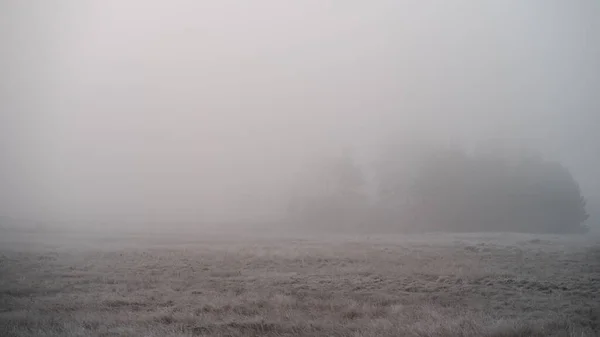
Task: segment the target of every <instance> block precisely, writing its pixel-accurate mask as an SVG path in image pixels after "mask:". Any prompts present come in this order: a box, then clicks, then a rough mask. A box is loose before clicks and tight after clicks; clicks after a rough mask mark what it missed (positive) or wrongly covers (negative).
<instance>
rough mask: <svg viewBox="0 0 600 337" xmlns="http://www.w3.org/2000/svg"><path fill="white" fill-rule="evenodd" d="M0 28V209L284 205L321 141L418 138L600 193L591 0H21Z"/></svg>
mask: <svg viewBox="0 0 600 337" xmlns="http://www.w3.org/2000/svg"><path fill="white" fill-rule="evenodd" d="M0 41H1V44H0V45H1V46H2V53H0V71H1V74H2V75H1V78H2V79H1V80H0V84H1V87H0V95H1V96H0V118H1V119H0V134H1V135H0V146H1V147H0V155H1V159H0V172H1V175H0V184H1V186H2V187H0V215H7V216H15V217H28V218H36V219H56V220H65V221H71V220H77V221H82V223H85V221H105V220H107V219H108V220H111V221H119V222H125V221H139V222H144V221H164V222H165V223H166V222H169V221H193V222H197V223H204V222H211V221H212V222H214V221H229V222H239V221H250V220H252V221H255V220H256V221H266V220H273V219H279V218H280V217H281V216H282V214H283V213H284V211H285V209H286V207H287V201H288V199H289V196H290V193H291V192H290V191H291V188H292V186H294V184H295V183H296V182H295V180H294V179H295V177H297V174H298V172H299V171H301V170H302V167H305V166H306V165H308V163H311V162H313V161H314V160H315V158H321V157H323V156H329V155H338V154H341V153H347V152H350V153H352V155H353V156H354V158H355V159H356V160H357V162H358V164H359V166H360V167H361V168H362V169H363V170H364V171H365V172H366V173H367V175H369V174H370V172H372V171H373V170H374V166H375V163H376V162H377V160H378V156H379V155H380V153H381V152H382V149H383V148H384V147H385V146H386V144H389V143H390V142H403V143H405V144H410V142H421V141H427V142H435V143H440V144H456V145H458V146H461V147H464V148H476V147H478V146H482V144H489V143H490V142H491V143H501V144H511V146H512V145H514V146H527V147H531V148H534V149H536V150H538V151H540V152H542V153H543V154H544V155H545V156H547V157H548V158H551V159H553V160H557V161H560V162H561V163H563V164H564V165H565V166H566V167H568V168H569V169H570V170H571V172H572V173H573V175H574V177H575V178H576V180H577V181H578V182H579V184H580V185H581V188H582V191H583V194H585V196H586V197H587V198H588V200H589V204H593V202H595V200H600V181H599V180H597V172H599V171H600V139H598V136H597V127H598V125H600V91H599V88H600V3H599V2H598V1H596V0H577V1H559V0H533V1H517V0H514V1H513V0H511V1H470V0H460V1H459V0H457V1H451V2H450V1H442V0H439V1H427V2H425V1H387V0H386V1H376V2H369V1H355V0H352V1H337V0H336V1H316V0H315V1H313V0H310V1H293V2H290V1H275V0H264V1H241V0H232V1H191V0H190V1H184V0H178V1H158V0H156V1H147V0H146V1H141V0H128V1H117V0H114V1H76V0H70V1H68V0H57V1H52V2H49V1H42V0H38V1H16V0H15V1H3V2H2V3H1V4H0ZM598 204H600V203H598ZM589 211H590V212H592V210H589Z"/></svg>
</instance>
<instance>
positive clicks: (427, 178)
mask: <svg viewBox="0 0 600 337" xmlns="http://www.w3.org/2000/svg"><path fill="white" fill-rule="evenodd" d="M399 157H402V156H399ZM400 167H402V165H400ZM407 167H408V168H407ZM407 172H412V174H411V175H410V176H409V178H408V179H407V176H406V174H407ZM394 173H396V175H394ZM399 181H401V182H402V184H399V183H398V182H399ZM380 182H381V183H382V186H381V189H380V196H381V202H382V203H385V204H386V206H387V207H385V208H384V207H382V208H381V209H382V210H388V211H389V210H390V209H393V208H394V207H393V206H395V207H396V208H395V209H396V212H394V216H393V217H392V220H393V221H395V222H396V224H397V225H398V226H399V227H401V228H403V229H418V230H448V231H517V232H551V233H573V232H581V231H585V230H586V228H587V227H586V226H585V225H584V223H585V221H586V219H587V218H588V214H587V212H586V210H585V199H584V198H583V196H582V195H581V191H580V188H579V186H578V184H577V182H576V181H575V179H574V178H573V176H572V175H571V174H570V172H569V171H568V170H567V169H566V168H565V167H564V166H562V165H561V164H559V163H556V162H550V161H545V160H544V159H543V158H542V157H541V156H539V155H537V154H535V153H531V152H519V151H512V152H511V151H508V152H506V151H505V152H489V153H479V154H476V155H467V154H466V153H464V152H462V151H459V150H456V149H437V150H431V149H430V150H428V151H423V152H422V153H421V154H420V155H419V156H411V157H410V161H409V162H407V163H406V165H405V166H404V167H403V168H402V169H398V170H396V171H394V170H388V172H386V174H385V175H383V176H382V177H380ZM390 205H392V207H390Z"/></svg>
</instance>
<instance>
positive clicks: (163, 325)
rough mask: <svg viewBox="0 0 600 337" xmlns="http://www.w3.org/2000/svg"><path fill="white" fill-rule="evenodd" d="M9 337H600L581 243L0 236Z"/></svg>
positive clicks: (591, 252)
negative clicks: (597, 336)
mask: <svg viewBox="0 0 600 337" xmlns="http://www.w3.org/2000/svg"><path fill="white" fill-rule="evenodd" d="M0 237H2V239H0V335H1V336H356V337H359V336H423V337H424V336H439V337H445V336H490V337H491V336H494V337H501V336H502V337H516V336H577V337H580V336H596V335H599V334H600V305H598V303H600V248H598V245H597V243H598V242H597V241H594V240H593V239H590V238H588V239H584V238H570V239H567V238H556V237H548V236H521V235H486V236H482V235H462V236H460V235H433V234H431V235H419V236H417V235H413V236H401V237H400V236H399V237H386V238H378V237H369V238H361V239H352V238H339V237H338V238H328V239H322V238H321V239H318V240H317V239H307V238H305V239H302V240H301V239H293V238H284V239H275V238H271V239H259V238H252V239H234V238H232V237H218V236H214V235H213V236H211V237H202V236H200V235H197V236H195V237H192V236H191V235H181V236H179V237H178V236H176V235H170V236H158V235H129V236H125V235H120V236H118V237H117V236H113V237H112V238H111V237H107V236H101V235H95V236H90V235H84V234H81V235H76V234H73V233H71V234H69V235H67V234H60V233H55V234H50V233H46V234H41V233H37V234H36V233H16V232H2V233H0Z"/></svg>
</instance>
